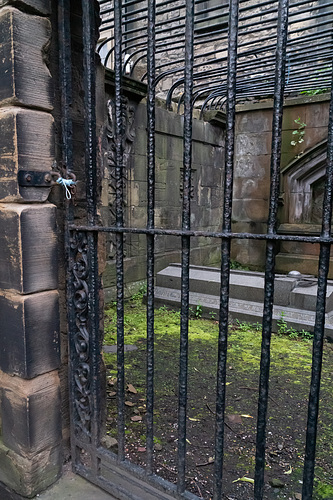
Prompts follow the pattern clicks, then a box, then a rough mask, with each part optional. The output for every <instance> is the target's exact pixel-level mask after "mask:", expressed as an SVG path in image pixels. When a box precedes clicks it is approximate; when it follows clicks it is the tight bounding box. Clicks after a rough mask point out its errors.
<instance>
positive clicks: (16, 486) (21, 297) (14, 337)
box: [0, 0, 62, 498]
mask: <svg viewBox="0 0 333 500" xmlns="http://www.w3.org/2000/svg"><path fill="white" fill-rule="evenodd" d="M50 10H51V5H50V0H8V1H6V0H0V53H1V56H0V249H1V250H0V415H1V420H2V423H1V437H0V498H17V494H18V495H21V496H23V497H28V498H31V497H33V496H35V495H36V494H37V493H38V492H40V491H41V490H43V489H45V488H47V487H48V486H49V485H50V484H52V483H53V482H54V481H55V480H56V479H57V478H58V477H59V474H60V471H61V464H62V459H61V415H60V385H59V375H58V369H59V362H60V361H59V338H58V337H59V305H58V290H57V288H58V283H57V237H56V208H55V206H54V205H52V204H50V203H48V202H47V198H48V195H49V192H50V188H49V187H47V186H45V183H44V186H43V187H38V186H35V183H34V181H32V185H31V186H22V185H20V184H22V182H19V178H20V175H22V171H23V175H25V173H26V172H34V171H39V172H45V173H46V172H48V171H50V170H51V168H52V164H53V159H54V150H53V149H54V132H53V117H52V110H53V91H52V83H53V82H52V77H51V74H50V72H49V69H48V66H47V64H48V50H49V46H50V39H51V24H50V20H49V16H50V14H51V13H50ZM20 172H21V174H20ZM9 492H10V493H9ZM14 492H16V493H14Z"/></svg>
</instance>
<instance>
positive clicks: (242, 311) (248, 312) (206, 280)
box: [155, 264, 333, 338]
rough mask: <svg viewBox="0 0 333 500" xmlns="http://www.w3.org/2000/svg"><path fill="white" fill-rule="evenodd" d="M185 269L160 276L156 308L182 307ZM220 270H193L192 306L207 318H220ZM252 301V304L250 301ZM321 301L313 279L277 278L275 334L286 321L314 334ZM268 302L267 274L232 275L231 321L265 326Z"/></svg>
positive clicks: (332, 286) (329, 327)
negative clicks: (266, 291) (264, 311)
mask: <svg viewBox="0 0 333 500" xmlns="http://www.w3.org/2000/svg"><path fill="white" fill-rule="evenodd" d="M180 286H181V266H180V264H170V265H169V266H168V267H167V268H165V269H163V270H162V271H160V272H159V273H158V274H157V279H156V288H155V301H156V304H160V305H162V304H167V305H169V306H172V307H179V305H180V299H181V297H180V293H181V292H180ZM219 294H220V270H219V269H216V268H211V267H203V266H191V267H190V306H191V307H192V308H193V307H196V306H198V305H199V306H201V308H202V313H203V316H206V317H211V316H212V313H215V314H216V317H217V316H218V311H219V306H220V298H219ZM249 299H250V300H249ZM316 300H317V284H316V280H315V279H314V278H313V277H310V276H304V275H303V276H285V275H277V276H276V279H275V294H274V308H273V330H274V331H277V321H278V320H280V319H281V318H282V317H283V318H284V320H285V321H286V322H287V324H288V326H290V327H292V328H295V329H297V330H302V329H304V330H306V331H313V327H314V322H315V309H316ZM263 302H264V273H259V272H252V271H239V270H232V271H231V273H230V302H229V315H230V319H233V320H236V319H238V320H239V321H246V322H249V323H257V322H258V323H261V322H262V316H263ZM325 334H326V336H328V337H330V338H333V283H332V282H329V284H328V287H327V300H326V328H325Z"/></svg>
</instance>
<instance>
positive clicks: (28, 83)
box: [0, 2, 53, 111]
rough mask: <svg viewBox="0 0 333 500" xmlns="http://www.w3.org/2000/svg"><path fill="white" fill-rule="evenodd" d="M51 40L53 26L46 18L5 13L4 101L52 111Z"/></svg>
mask: <svg viewBox="0 0 333 500" xmlns="http://www.w3.org/2000/svg"><path fill="white" fill-rule="evenodd" d="M2 3H3V2H2ZM34 3H36V4H37V6H38V4H39V6H40V4H41V2H34ZM50 37H51V24H50V21H49V20H48V19H46V18H45V17H39V16H32V15H30V14H27V13H25V12H22V11H20V10H18V9H15V8H12V7H10V6H6V7H4V8H3V9H2V10H1V12H0V72H1V75H4V76H5V78H1V81H0V101H3V102H4V103H5V104H9V105H12V104H14V105H18V104H22V105H24V106H27V107H35V108H39V109H45V110H47V111H50V110H52V108H53V102H52V100H53V95H52V94H53V92H52V87H51V84H52V77H51V74H50V72H49V69H48V68H47V65H46V60H47V57H46V54H47V47H48V45H49V42H50Z"/></svg>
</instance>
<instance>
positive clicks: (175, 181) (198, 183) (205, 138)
mask: <svg viewBox="0 0 333 500" xmlns="http://www.w3.org/2000/svg"><path fill="white" fill-rule="evenodd" d="M223 126H224V124H223V123H221V126H216V125H212V124H210V123H208V122H205V121H203V120H198V119H194V120H193V163H192V185H193V189H192V200H191V203H192V217H191V227H192V229H196V230H207V231H214V230H220V228H221V215H222V203H221V200H222V196H223V165H224V131H223ZM221 127H222V128H221ZM107 134H108V135H109V137H112V133H111V132H110V130H109V133H107ZM146 134H147V131H146V106H145V103H144V102H142V103H141V104H136V103H135V102H134V101H133V100H131V99H130V100H129V101H128V102H127V132H126V137H127V140H126V144H125V159H126V172H125V206H124V214H125V224H126V225H128V226H130V227H141V228H142V227H145V226H146V212H147V194H146V193H147V192H146V186H147V170H146V163H147V151H146V148H147V146H146ZM182 136H183V117H182V116H180V115H177V114H176V113H173V112H169V111H166V110H165V109H164V108H163V103H161V106H157V107H156V191H155V192H156V209H155V217H156V220H155V224H156V227H160V228H173V229H177V228H181V210H182V193H181V186H182V168H183V138H182ZM104 147H105V149H106V153H105V176H104V181H103V182H104V187H103V194H102V200H103V208H102V216H103V220H104V224H108V225H110V224H113V223H114V216H113V213H114V209H113V204H114V179H113V173H112V172H113V165H114V160H113V153H112V151H113V143H112V139H111V140H109V141H108V142H107V143H106V144H105V145H104ZM191 248H192V252H191V262H192V264H204V265H212V264H218V262H219V259H220V243H219V241H217V240H216V241H212V240H209V239H208V238H194V239H193V240H192V247H191ZM114 257H115V251H114V245H113V239H112V238H110V239H109V240H108V242H107V259H108V260H107V263H106V270H105V273H104V276H103V282H104V287H105V290H106V300H111V299H112V297H113V296H114V295H113V293H114V286H115V260H114ZM179 261H180V238H179V237H170V236H158V237H156V269H157V271H159V270H160V269H163V267H165V266H166V265H168V264H169V263H170V262H179ZM145 276H146V243H145V236H144V235H137V234H135V235H134V234H133V235H127V236H126V245H125V281H126V284H127V286H128V288H127V292H126V293H127V294H128V295H130V294H131V293H132V292H133V286H132V284H133V283H140V282H142V280H144V279H145Z"/></svg>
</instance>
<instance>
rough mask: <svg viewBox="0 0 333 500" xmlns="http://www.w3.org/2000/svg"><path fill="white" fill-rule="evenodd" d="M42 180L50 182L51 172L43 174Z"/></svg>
mask: <svg viewBox="0 0 333 500" xmlns="http://www.w3.org/2000/svg"><path fill="white" fill-rule="evenodd" d="M44 180H45V182H51V181H52V177H51V174H45V176H44Z"/></svg>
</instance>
